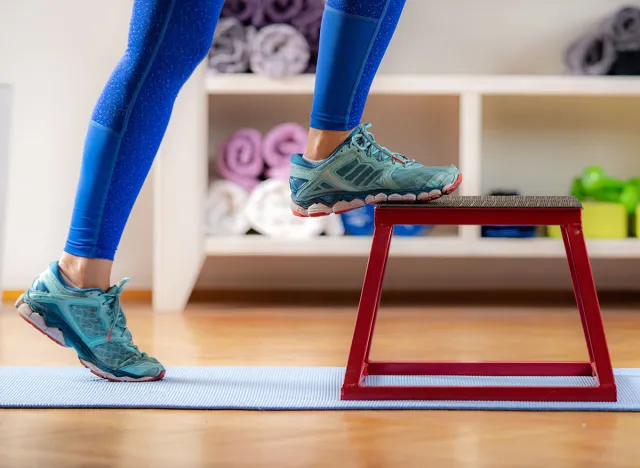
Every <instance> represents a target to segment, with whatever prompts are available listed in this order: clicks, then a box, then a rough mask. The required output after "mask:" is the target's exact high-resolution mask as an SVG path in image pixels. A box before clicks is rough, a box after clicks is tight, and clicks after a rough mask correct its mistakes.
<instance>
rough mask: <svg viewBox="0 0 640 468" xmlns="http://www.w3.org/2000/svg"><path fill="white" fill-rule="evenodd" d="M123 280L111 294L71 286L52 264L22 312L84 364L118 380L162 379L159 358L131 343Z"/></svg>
mask: <svg viewBox="0 0 640 468" xmlns="http://www.w3.org/2000/svg"><path fill="white" fill-rule="evenodd" d="M128 281H129V279H128V278H125V279H124V280H122V281H121V282H120V283H118V284H117V285H116V286H112V287H111V288H109V290H107V291H102V290H101V289H74V288H70V287H67V286H66V285H65V284H64V282H63V280H62V278H61V276H60V270H59V268H58V262H53V263H52V264H51V265H49V268H48V269H47V270H46V271H45V272H43V273H42V274H41V275H40V276H39V277H38V278H36V280H35V281H34V282H33V284H32V285H31V288H30V289H29V290H28V291H26V292H25V293H24V294H23V295H22V296H20V298H19V299H18V301H17V302H16V307H17V309H18V314H19V315H20V316H21V317H22V318H23V319H25V320H26V321H27V322H29V323H30V324H31V325H33V327H35V328H36V329H37V330H39V331H40V332H42V333H44V334H45V335H47V336H48V337H49V338H51V339H52V340H53V341H55V342H56V343H58V344H59V345H60V346H64V347H68V348H74V349H75V350H76V352H77V353H78V358H79V359H80V362H81V363H82V365H83V366H85V367H86V368H87V369H89V370H90V371H91V372H93V373H94V374H95V375H97V376H98V377H102V378H104V379H107V380H111V381H114V382H148V381H153V380H160V379H162V378H163V377H164V374H165V369H164V367H163V366H162V364H160V363H159V362H158V361H157V360H156V359H154V358H152V357H149V356H147V354H145V353H143V352H141V351H140V350H138V348H137V346H135V345H134V344H133V341H132V336H131V332H130V331H129V330H128V329H127V320H126V318H125V315H124V312H123V311H122V308H121V307H120V294H121V293H122V289H123V287H124V285H125V284H126V283H127V282H128Z"/></svg>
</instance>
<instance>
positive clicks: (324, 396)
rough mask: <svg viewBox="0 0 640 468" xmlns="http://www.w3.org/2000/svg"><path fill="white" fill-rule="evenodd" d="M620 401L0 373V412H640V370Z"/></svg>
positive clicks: (264, 374)
mask: <svg viewBox="0 0 640 468" xmlns="http://www.w3.org/2000/svg"><path fill="white" fill-rule="evenodd" d="M615 374H616V380H617V385H618V401H617V402H615V403H599V402H589V403H582V402H563V403H544V402H540V403H538V402H500V401H341V400H340V386H341V384H342V379H343V378H344V368H341V367H169V368H168V369H167V375H166V377H165V379H164V380H161V381H159V382H149V383H135V384H129V383H114V382H108V381H105V380H102V379H98V378H97V377H95V376H93V375H92V374H91V373H89V372H88V371H87V370H86V369H84V368H82V367H0V408H149V409H151V408H156V409H211V410H214V409H217V410H225V409H229V410H257V411H269V410H271V411H285V410H311V411H313V410H316V411H318V410H420V409H423V410H484V411H490V410H500V411H509V410H511V411H601V412H605V411H615V412H620V411H628V412H638V411H640V370H639V369H616V370H615ZM366 382H367V384H368V385H381V384H385V385H394V384H395V385H407V384H414V385H415V384H421V385H429V384H430V385H435V384H447V385H464V384H467V385H526V386H530V385H579V386H587V385H593V379H592V378H590V377H442V376H430V377H411V376H388V377H387V376H375V377H368V378H367V381H366Z"/></svg>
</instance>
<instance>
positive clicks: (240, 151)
mask: <svg viewBox="0 0 640 468" xmlns="http://www.w3.org/2000/svg"><path fill="white" fill-rule="evenodd" d="M216 165H217V168H218V172H219V174H220V175H221V176H222V177H223V178H225V179H227V180H231V181H233V182H235V183H237V184H239V185H241V186H242V187H244V188H245V189H246V190H249V191H251V190H253V189H254V188H255V187H256V186H257V185H258V184H259V183H260V175H261V173H262V170H263V168H264V160H263V159H262V134H261V133H260V132H259V131H258V130H254V129H250V128H244V129H241V130H238V131H237V132H235V133H234V134H233V135H231V136H230V137H229V138H228V139H227V140H225V141H224V142H222V144H221V145H220V148H219V150H218V157H217V160H216Z"/></svg>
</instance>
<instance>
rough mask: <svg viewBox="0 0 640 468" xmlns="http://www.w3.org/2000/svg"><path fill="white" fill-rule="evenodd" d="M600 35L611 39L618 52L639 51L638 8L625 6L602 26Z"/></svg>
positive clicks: (639, 13) (639, 11)
mask: <svg viewBox="0 0 640 468" xmlns="http://www.w3.org/2000/svg"><path fill="white" fill-rule="evenodd" d="M602 33H603V34H604V35H605V36H609V37H611V39H612V41H613V45H614V46H615V48H616V50H618V51H629V50H638V49H640V8H638V7H636V6H625V7H623V8H621V9H619V10H618V11H617V12H616V13H615V14H614V15H613V16H611V17H609V18H607V19H606V20H605V21H604V23H603V24H602Z"/></svg>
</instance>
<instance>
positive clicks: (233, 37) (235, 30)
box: [208, 18, 250, 73]
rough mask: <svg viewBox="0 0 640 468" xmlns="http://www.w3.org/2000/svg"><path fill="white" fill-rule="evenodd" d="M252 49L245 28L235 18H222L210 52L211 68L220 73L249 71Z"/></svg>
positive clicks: (209, 61)
mask: <svg viewBox="0 0 640 468" xmlns="http://www.w3.org/2000/svg"><path fill="white" fill-rule="evenodd" d="M249 55H250V48H249V42H248V39H247V35H246V31H245V27H244V26H243V25H242V23H241V22H240V21H238V20H237V19H235V18H221V19H220V21H219V22H218V26H217V27H216V32H215V35H214V38H213V43H212V44H211V50H210V52H209V59H208V63H209V68H210V69H211V70H213V71H215V72H218V73H244V72H247V71H249Z"/></svg>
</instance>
